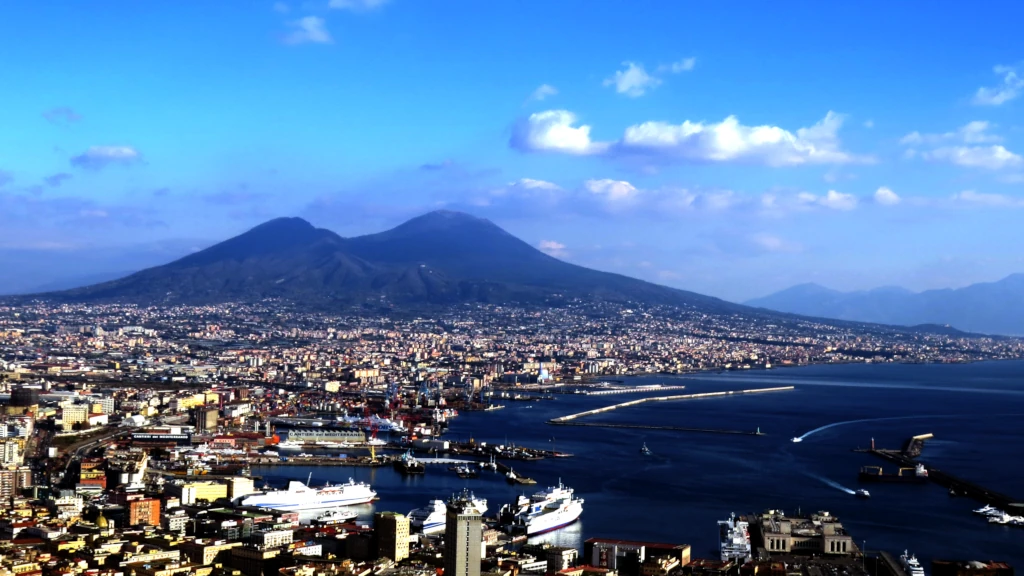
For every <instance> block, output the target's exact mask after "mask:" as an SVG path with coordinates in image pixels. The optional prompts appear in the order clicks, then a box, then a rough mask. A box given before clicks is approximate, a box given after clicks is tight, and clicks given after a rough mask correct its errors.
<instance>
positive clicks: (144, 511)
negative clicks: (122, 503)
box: [128, 498, 160, 526]
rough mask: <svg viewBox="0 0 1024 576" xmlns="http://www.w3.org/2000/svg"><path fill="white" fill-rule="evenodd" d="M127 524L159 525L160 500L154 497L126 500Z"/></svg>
mask: <svg viewBox="0 0 1024 576" xmlns="http://www.w3.org/2000/svg"><path fill="white" fill-rule="evenodd" d="M128 525H129V526H143V525H144V526H159V525H160V501H159V500H157V499H156V498H140V499H138V500H132V501H130V502H128Z"/></svg>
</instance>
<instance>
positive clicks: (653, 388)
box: [581, 384, 686, 396]
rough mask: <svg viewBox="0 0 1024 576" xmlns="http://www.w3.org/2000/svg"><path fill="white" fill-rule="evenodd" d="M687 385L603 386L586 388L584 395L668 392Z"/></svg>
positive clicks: (681, 388)
mask: <svg viewBox="0 0 1024 576" xmlns="http://www.w3.org/2000/svg"><path fill="white" fill-rule="evenodd" d="M685 388H686V386H662V385H661V384H650V385H647V386H634V387H632V388H603V389H598V390H584V391H582V392H581V394H583V395H584V396H607V395H608V394H635V393H637V392H667V391H669V390H683V389H685Z"/></svg>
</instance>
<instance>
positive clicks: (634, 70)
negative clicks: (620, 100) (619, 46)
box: [604, 62, 661, 98]
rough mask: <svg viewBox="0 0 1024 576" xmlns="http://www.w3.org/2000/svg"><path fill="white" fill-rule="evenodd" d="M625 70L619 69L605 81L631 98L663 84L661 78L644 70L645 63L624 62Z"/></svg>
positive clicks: (607, 84) (605, 83) (606, 84)
mask: <svg viewBox="0 0 1024 576" xmlns="http://www.w3.org/2000/svg"><path fill="white" fill-rule="evenodd" d="M622 65H623V66H625V67H626V69H625V70H618V71H616V72H615V74H614V75H612V77H611V78H608V79H606V80H605V81H604V85H605V86H614V87H615V91H616V92H618V93H619V94H625V95H626V96H629V97H631V98H637V97H639V96H643V95H644V94H645V93H646V92H647V90H649V89H651V88H654V87H656V86H658V85H659V84H661V80H660V79H658V78H655V77H654V76H651V75H650V74H648V73H647V71H646V70H644V66H643V64H637V63H635V62H623V63H622Z"/></svg>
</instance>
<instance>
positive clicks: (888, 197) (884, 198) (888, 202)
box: [875, 186, 900, 206]
mask: <svg viewBox="0 0 1024 576" xmlns="http://www.w3.org/2000/svg"><path fill="white" fill-rule="evenodd" d="M875 202H876V203H877V204H881V205H883V206H895V205H896V204H899V203H900V196H899V194H897V193H895V192H893V191H892V190H890V189H889V188H887V187H885V186H882V187H880V188H879V189H878V190H875Z"/></svg>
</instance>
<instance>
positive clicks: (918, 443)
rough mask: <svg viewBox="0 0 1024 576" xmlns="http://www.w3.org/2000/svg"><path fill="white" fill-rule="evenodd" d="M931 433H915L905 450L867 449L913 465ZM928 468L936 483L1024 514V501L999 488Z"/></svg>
mask: <svg viewBox="0 0 1024 576" xmlns="http://www.w3.org/2000/svg"><path fill="white" fill-rule="evenodd" d="M931 437H932V435H931V434H922V435H919V436H914V437H912V438H910V439H908V440H907V441H906V442H905V443H904V445H903V448H902V449H901V450H886V449H884V448H875V447H874V445H872V447H871V448H870V449H868V450H864V451H865V452H867V453H869V454H873V455H875V456H876V457H878V458H882V459H883V460H887V461H889V462H892V463H894V464H897V465H899V466H900V467H904V468H913V467H914V466H916V465H917V464H918V462H917V460H916V458H917V457H918V456H920V455H921V453H922V451H923V448H924V441H925V440H927V439H929V438H931ZM926 468H927V470H928V479H929V480H931V481H932V482H935V483H936V484H938V485H939V486H942V487H944V488H948V489H949V490H951V491H952V492H953V493H955V494H956V495H958V496H967V497H969V498H973V499H975V500H977V501H979V502H981V503H982V504H988V505H990V506H995V507H996V508H998V509H1000V510H1003V511H1005V512H1007V513H1009V514H1013V515H1020V514H1021V513H1024V502H1022V501H1021V500H1018V499H1016V498H1013V497H1011V496H1008V495H1006V494H1002V493H1000V492H997V491H995V490H990V489H988V488H986V487H984V486H982V485H980V484H977V483H975V482H971V481H969V480H964V479H962V478H959V477H957V476H954V475H953V474H950V473H948V472H945V471H943V470H940V469H938V468H933V467H931V466H926Z"/></svg>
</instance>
